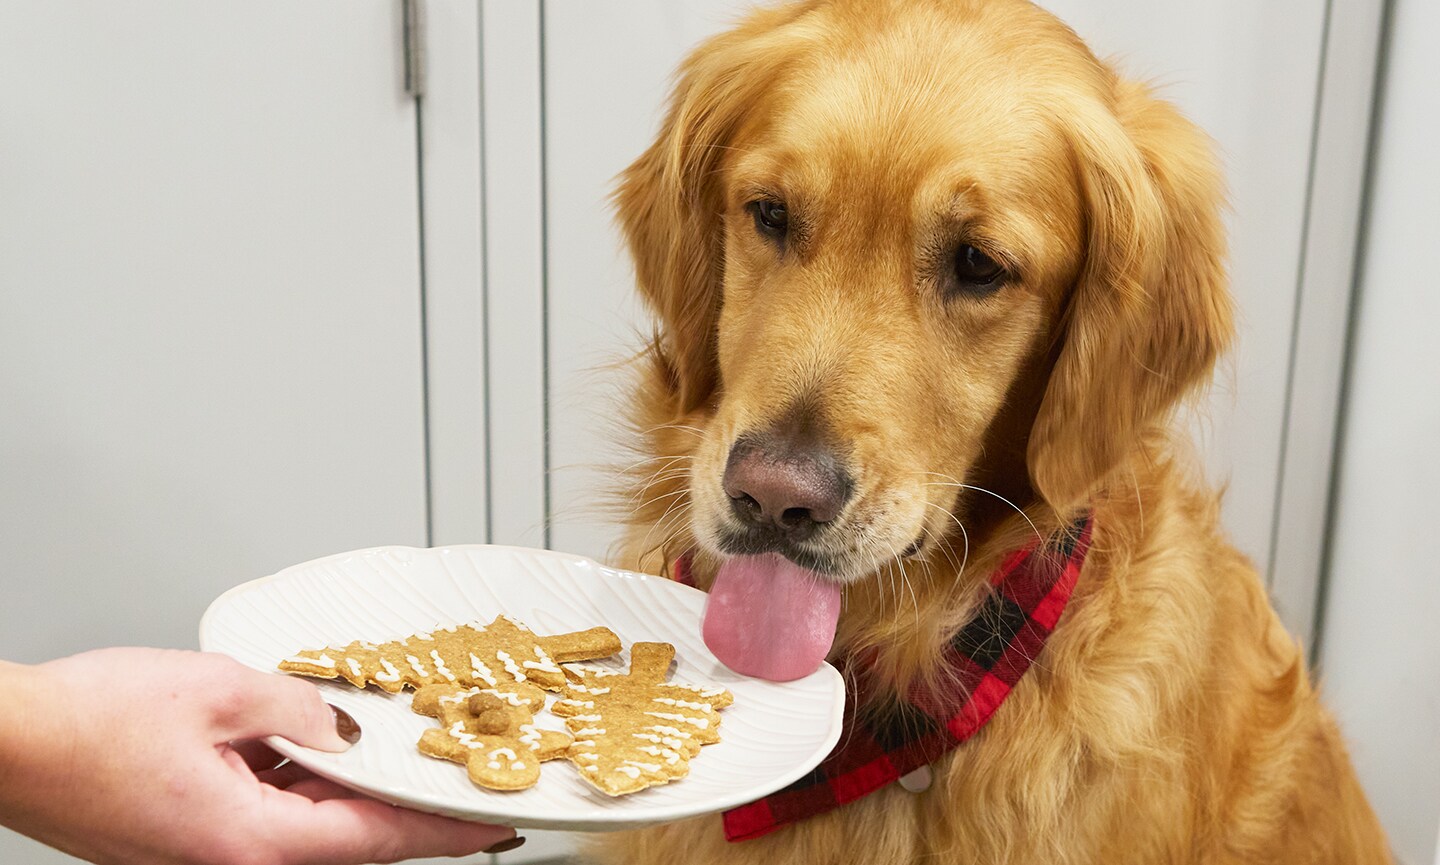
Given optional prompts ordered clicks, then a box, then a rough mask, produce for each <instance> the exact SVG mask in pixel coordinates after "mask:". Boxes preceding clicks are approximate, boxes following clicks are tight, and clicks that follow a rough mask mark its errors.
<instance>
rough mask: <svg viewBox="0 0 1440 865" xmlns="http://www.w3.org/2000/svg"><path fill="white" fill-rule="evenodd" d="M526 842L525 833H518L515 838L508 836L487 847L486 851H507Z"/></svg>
mask: <svg viewBox="0 0 1440 865" xmlns="http://www.w3.org/2000/svg"><path fill="white" fill-rule="evenodd" d="M524 843H525V836H524V835H516V836H515V837H514V838H506V839H505V840H504V841H500V842H498V843H496V844H491V845H490V846H489V847H486V848H485V852H486V853H506V852H509V851H511V850H514V849H515V848H516V847H519V846H520V845H521V844H524Z"/></svg>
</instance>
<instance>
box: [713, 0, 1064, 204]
mask: <svg viewBox="0 0 1440 865" xmlns="http://www.w3.org/2000/svg"><path fill="white" fill-rule="evenodd" d="M964 37H965V30H964V28H963V25H956V28H955V29H952V30H948V31H940V32H929V33H926V34H917V33H916V32H914V31H913V28H910V29H907V28H904V27H899V26H896V27H893V28H891V29H887V30H881V31H878V32H872V33H870V34H869V35H868V38H867V40H866V41H865V42H864V43H863V44H861V45H858V46H850V47H851V48H853V49H854V50H846V51H836V50H818V49H817V50H811V51H808V52H804V54H803V56H801V57H799V58H797V60H798V62H797V63H796V64H795V65H794V67H793V68H792V69H791V70H790V72H789V73H788V74H787V75H785V76H784V79H783V80H782V81H780V82H777V87H776V88H775V89H774V91H773V92H772V94H771V98H770V99H769V100H768V101H767V104H766V105H764V106H761V107H760V110H761V112H762V113H763V114H764V115H765V116H764V117H763V118H753V120H754V121H755V122H754V125H753V126H752V129H754V130H755V132H756V133H757V134H756V135H755V136H754V137H753V138H752V139H751V140H750V141H748V142H746V146H744V147H743V148H742V150H743V152H744V155H743V156H741V157H740V158H739V159H738V160H737V162H736V165H737V167H738V168H740V172H739V173H740V174H741V175H742V176H745V177H750V178H757V179H758V178H767V179H771V182H778V183H779V184H781V185H783V186H785V187H787V188H790V189H803V190H805V191H807V192H808V193H809V194H812V195H814V196H817V197H819V196H827V195H829V196H843V197H851V196H853V195H855V194H858V193H861V192H863V188H865V187H880V188H884V189H886V190H890V191H892V192H900V191H901V190H909V191H910V192H912V193H913V194H916V195H929V196H931V197H940V196H945V195H949V194H952V193H954V192H955V191H956V190H963V189H966V188H979V189H984V190H986V191H987V193H988V194H990V195H991V196H992V200H996V199H1004V198H1011V199H1014V198H1023V197H1026V196H1028V195H1030V194H1031V193H1032V192H1033V190H1034V189H1035V188H1036V187H1043V186H1047V185H1054V183H1055V182H1056V181H1057V180H1059V179H1061V178H1060V177H1057V174H1063V173H1067V172H1068V171H1069V155H1068V146H1067V144H1066V140H1065V138H1064V136H1063V135H1062V134H1061V132H1060V131H1059V128H1060V125H1061V124H1062V123H1063V115H1064V113H1065V108H1064V105H1065V104H1066V102H1068V101H1069V100H1071V99H1079V98H1084V88H1083V87H1073V86H1071V85H1069V84H1068V83H1067V77H1066V75H1065V74H1062V73H1061V72H1060V71H1058V70H1057V71H1055V73H1054V74H1049V75H1036V74H1034V70H1033V68H1025V67H1027V66H1033V63H1034V60H1035V58H1034V56H1033V54H1034V52H1033V51H1030V52H1027V54H1026V55H1025V56H1017V55H1013V54H1010V53H1007V51H1006V49H1005V46H1003V45H995V44H990V43H986V42H985V40H967V39H965V38H964ZM917 40H921V41H922V42H923V46H924V50H917V48H916V42H917ZM832 47H833V46H832ZM1055 58H1056V59H1055V64H1056V65H1058V66H1063V65H1065V63H1062V62H1061V61H1066V62H1073V61H1074V58H1072V57H1070V52H1069V50H1068V47H1067V46H1064V45H1061V46H1057V47H1056V49H1055ZM1081 63H1082V65H1083V58H1081ZM1067 90H1070V91H1073V92H1066V91H1067Z"/></svg>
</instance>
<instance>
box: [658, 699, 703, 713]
mask: <svg viewBox="0 0 1440 865" xmlns="http://www.w3.org/2000/svg"><path fill="white" fill-rule="evenodd" d="M654 702H656V703H664V704H665V705H667V706H678V707H679V708H681V709H695V710H696V711H699V712H709V711H710V704H709V703H691V702H689V701H686V700H672V699H671V698H669V697H656V698H655V700H654Z"/></svg>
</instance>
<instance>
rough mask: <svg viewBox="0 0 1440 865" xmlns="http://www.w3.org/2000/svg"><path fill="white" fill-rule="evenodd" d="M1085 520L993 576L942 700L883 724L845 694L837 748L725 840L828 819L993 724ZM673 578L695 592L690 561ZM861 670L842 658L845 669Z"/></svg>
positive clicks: (1041, 639)
mask: <svg viewBox="0 0 1440 865" xmlns="http://www.w3.org/2000/svg"><path fill="white" fill-rule="evenodd" d="M1091 522H1092V520H1091V515H1090V514H1089V513H1088V512H1087V513H1086V514H1085V515H1084V516H1082V517H1080V518H1079V519H1078V520H1076V521H1075V522H1074V523H1073V524H1071V525H1069V526H1067V527H1066V528H1064V529H1062V530H1061V531H1059V532H1057V533H1056V534H1055V535H1053V536H1052V537H1051V538H1050V539H1049V540H1048V541H1047V542H1046V543H1044V544H1041V543H1039V542H1038V541H1037V542H1034V543H1032V544H1030V545H1029V546H1027V547H1025V548H1023V549H1019V550H1016V551H1015V552H1014V553H1012V554H1011V555H1010V556H1009V557H1008V558H1007V559H1006V560H1005V562H1004V563H1003V564H1001V566H1000V568H999V569H998V570H997V571H996V572H995V573H994V574H993V575H992V576H991V579H990V582H991V584H992V585H993V586H994V587H995V591H994V592H993V593H991V594H990V595H989V596H988V597H987V599H986V600H985V602H984V603H983V604H982V605H981V607H980V610H979V612H978V613H977V614H976V615H975V617H974V618H972V619H971V620H970V621H969V622H968V623H967V624H966V625H965V626H964V627H962V628H961V629H960V630H959V632H957V633H956V634H955V636H954V637H952V638H951V640H950V644H949V646H947V647H946V651H945V659H944V663H946V664H947V665H948V666H949V667H950V668H951V670H952V671H953V672H954V674H955V675H954V680H955V681H956V682H958V683H959V684H958V686H957V687H956V688H955V690H954V691H949V692H946V693H929V692H923V691H921V690H919V689H914V690H912V691H911V692H910V693H909V694H907V695H906V698H905V700H904V701H902V702H901V703H900V704H899V706H898V707H897V708H896V709H895V710H893V711H890V712H887V713H885V714H884V715H883V716H878V717H871V716H870V713H866V712H857V703H859V702H860V701H859V700H857V695H855V694H853V693H849V692H847V693H846V695H845V716H844V730H843V731H842V732H841V734H840V744H838V745H836V746H835V750H833V751H831V752H830V755H829V756H828V757H826V758H825V760H824V761H823V762H821V764H820V765H819V766H817V767H816V768H815V769H814V770H813V771H811V772H810V773H809V774H808V775H806V776H805V777H804V778H801V779H800V780H799V781H796V782H795V783H793V784H791V785H790V786H789V787H786V788H785V789H783V790H780V791H778V792H775V793H772V794H770V795H769V796H766V797H765V798H764V799H760V800H758V801H755V802H751V803H750V804H748V805H742V806H740V807H738V808H733V809H731V810H729V811H726V812H725V815H724V822H725V837H726V838H727V839H728V840H730V841H748V840H750V839H751V838H758V837H760V836H761V835H766V834H769V833H771V832H774V831H775V830H777V829H781V828H784V827H785V826H788V825H790V824H791V823H798V822H799V821H801V820H804V819H806V818H808V817H813V816H815V815H816V814H822V813H824V812H826V811H830V810H833V809H835V808H838V807H840V806H841V805H844V804H846V803H848V802H853V801H855V800H856V799H859V798H860V797H862V796H865V795H868V794H870V793H873V792H874V791H876V790H879V789H880V788H881V787H884V786H886V785H888V784H890V783H891V782H892V781H895V780H897V779H898V778H900V777H901V776H903V775H907V774H909V773H910V772H913V771H915V770H916V769H919V768H920V767H922V766H926V765H929V764H930V763H932V762H934V761H935V760H937V759H939V758H940V757H942V756H944V755H945V754H946V753H948V752H949V751H950V750H952V749H954V748H955V747H957V746H958V745H959V744H960V743H961V742H964V741H965V740H966V739H968V738H970V737H971V736H973V735H975V732H976V731H977V730H979V729H980V728H981V727H982V726H984V725H985V722H986V721H989V720H990V717H991V715H993V714H995V710H996V709H997V708H999V706H1000V703H1001V702H1002V701H1003V700H1004V699H1005V697H1006V695H1008V694H1009V693H1010V691H1011V689H1012V688H1014V687H1015V684H1016V683H1017V682H1019V681H1020V677H1021V676H1023V675H1025V671H1026V670H1027V669H1029V668H1030V662H1031V659H1033V658H1035V657H1036V656H1038V655H1039V654H1040V650H1041V649H1042V648H1044V646H1045V640H1046V638H1047V637H1049V636H1050V632H1051V631H1052V630H1054V628H1055V623H1056V622H1058V621H1059V620H1060V614H1061V613H1063V612H1064V611H1065V605H1066V603H1067V602H1068V601H1069V600H1070V593H1071V592H1072V591H1073V590H1074V588H1075V581H1076V578H1077V577H1078V576H1079V574H1080V567H1081V565H1083V564H1084V562H1085V553H1086V552H1087V551H1088V550H1089V548H1090V534H1091ZM674 576H675V579H676V580H679V581H680V582H682V583H685V584H687V585H691V586H693V585H695V581H694V578H693V576H692V575H691V573H690V556H689V555H688V554H687V555H684V556H681V557H680V559H679V561H677V562H676V563H675V574H674ZM854 663H862V662H859V661H856V660H854V659H845V660H844V661H842V662H841V665H842V667H843V666H846V665H849V664H854Z"/></svg>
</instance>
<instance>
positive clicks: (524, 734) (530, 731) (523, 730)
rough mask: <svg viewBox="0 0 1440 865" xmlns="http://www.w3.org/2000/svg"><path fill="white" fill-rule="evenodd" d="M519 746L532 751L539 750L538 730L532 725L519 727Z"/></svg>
mask: <svg viewBox="0 0 1440 865" xmlns="http://www.w3.org/2000/svg"><path fill="white" fill-rule="evenodd" d="M520 744H522V745H525V746H526V747H528V748H530V750H532V751H538V750H540V730H539V728H537V727H536V726H535V725H534V724H521V725H520Z"/></svg>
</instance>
